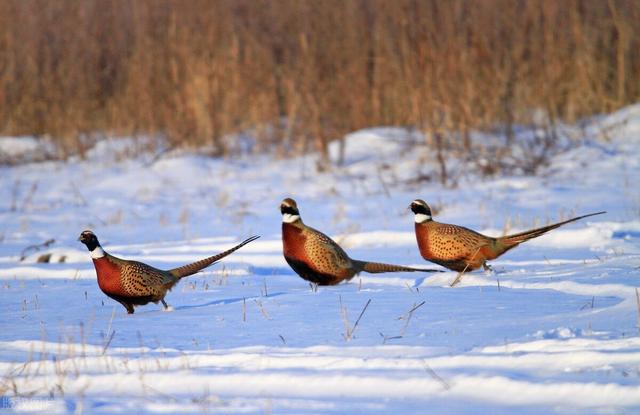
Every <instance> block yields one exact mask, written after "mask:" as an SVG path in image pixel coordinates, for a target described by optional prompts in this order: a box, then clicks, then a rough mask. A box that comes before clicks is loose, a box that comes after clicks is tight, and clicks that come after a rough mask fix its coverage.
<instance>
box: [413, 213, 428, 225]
mask: <svg viewBox="0 0 640 415" xmlns="http://www.w3.org/2000/svg"><path fill="white" fill-rule="evenodd" d="M415 220H416V223H423V222H426V221H428V220H431V215H425V214H424V213H416V217H415Z"/></svg>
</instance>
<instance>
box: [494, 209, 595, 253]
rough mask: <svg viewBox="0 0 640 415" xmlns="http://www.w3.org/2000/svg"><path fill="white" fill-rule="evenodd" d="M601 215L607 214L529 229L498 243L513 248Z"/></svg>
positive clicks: (585, 216) (580, 217)
mask: <svg viewBox="0 0 640 415" xmlns="http://www.w3.org/2000/svg"><path fill="white" fill-rule="evenodd" d="M603 213H607V212H605V211H602V212H596V213H589V214H588V215H582V216H578V217H576V218H572V219H569V220H565V221H563V222H558V223H554V224H551V225H547V226H543V227H541V228H536V229H531V230H528V231H524V232H520V233H516V234H513V235H507V236H503V237H501V238H498V241H499V242H501V243H503V244H505V245H507V246H508V247H513V246H515V245H518V244H520V243H522V242H525V241H528V240H529V239H533V238H537V237H538V236H542V235H544V234H545V233H547V232H549V231H550V230H553V229H556V228H559V227H560V226H562V225H566V224H567V223H571V222H575V221H577V220H580V219H584V218H588V217H589V216H595V215H602V214H603Z"/></svg>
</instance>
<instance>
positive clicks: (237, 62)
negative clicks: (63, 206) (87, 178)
mask: <svg viewBox="0 0 640 415" xmlns="http://www.w3.org/2000/svg"><path fill="white" fill-rule="evenodd" d="M639 22H640V2H639V1H638V0H561V1H558V0H482V1H468V0H451V1H443V0H393V1H390V0H271V1H269V0H214V1H210V0H189V1H182V0H177V1H170V0H111V1H107V0H55V1H45V0H3V1H0V134H2V135H37V136H50V137H53V139H54V140H55V141H56V143H57V144H58V145H59V147H60V148H61V149H62V153H63V155H69V154H82V153H83V151H84V150H85V149H86V146H87V142H88V141H90V140H91V137H96V136H104V135H107V136H108V135H154V136H161V137H163V138H164V139H165V140H166V142H167V143H169V144H168V145H169V146H170V147H172V148H175V147H192V148H201V147H207V148H208V149H209V151H210V152H211V153H212V154H215V155H224V156H232V155H233V149H234V148H236V147H234V146H233V145H231V144H230V142H229V140H226V139H225V137H228V136H229V135H232V134H236V133H239V132H243V131H247V130H251V131H252V133H253V134H255V137H257V143H256V144H255V147H254V150H255V151H267V150H268V151H272V152H275V153H276V154H279V155H282V156H287V155H292V154H302V153H305V152H308V151H319V152H320V154H323V155H325V156H326V154H327V145H328V142H329V141H330V140H333V139H339V138H340V137H342V136H343V135H344V134H345V133H347V132H350V131H354V130H357V129H360V128H363V127H368V126H378V125H399V126H407V127H411V128H415V129H418V130H420V131H424V132H425V137H426V141H427V142H426V143H425V144H426V145H430V146H433V147H434V149H436V150H439V149H440V150H441V149H443V148H447V149H454V150H455V151H459V152H461V153H462V152H470V151H471V150H473V149H472V148H471V146H472V143H471V141H470V140H469V132H470V131H492V132H495V131H498V132H499V133H500V134H503V135H504V137H505V146H508V145H509V142H510V140H512V139H513V134H514V128H516V127H518V126H538V127H542V128H544V129H545V131H554V126H556V125H557V124H559V123H561V122H573V121H576V120H578V119H580V118H581V117H584V116H588V115H593V114H598V113H604V112H609V111H612V110H615V109H617V108H619V107H622V106H624V105H627V104H629V103H633V102H636V101H638V98H640V24H639ZM553 138H554V135H553V134H549V135H548V137H546V138H545V139H546V140H551V141H552V140H553Z"/></svg>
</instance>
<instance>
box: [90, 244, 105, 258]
mask: <svg viewBox="0 0 640 415" xmlns="http://www.w3.org/2000/svg"><path fill="white" fill-rule="evenodd" d="M90 254H91V258H93V259H98V258H102V257H103V256H104V250H103V249H102V247H100V246H96V247H95V249H94V250H93V251H91V252H90Z"/></svg>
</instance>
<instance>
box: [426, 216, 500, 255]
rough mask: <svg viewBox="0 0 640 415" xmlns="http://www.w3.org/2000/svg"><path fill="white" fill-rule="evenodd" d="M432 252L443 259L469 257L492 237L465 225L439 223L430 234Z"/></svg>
mask: <svg viewBox="0 0 640 415" xmlns="http://www.w3.org/2000/svg"><path fill="white" fill-rule="evenodd" d="M429 239H430V240H429V247H430V250H431V252H432V253H433V254H434V255H435V256H436V257H437V258H438V259H440V260H442V261H457V260H461V259H469V258H471V257H473V256H475V255H476V254H477V252H478V251H479V250H480V248H482V247H483V246H485V245H487V244H489V243H491V238H489V237H487V236H484V235H482V234H481V233H478V232H476V231H474V230H471V229H468V228H465V227H464V226H458V225H449V224H438V226H437V227H435V228H434V229H433V231H432V233H430V235H429Z"/></svg>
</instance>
